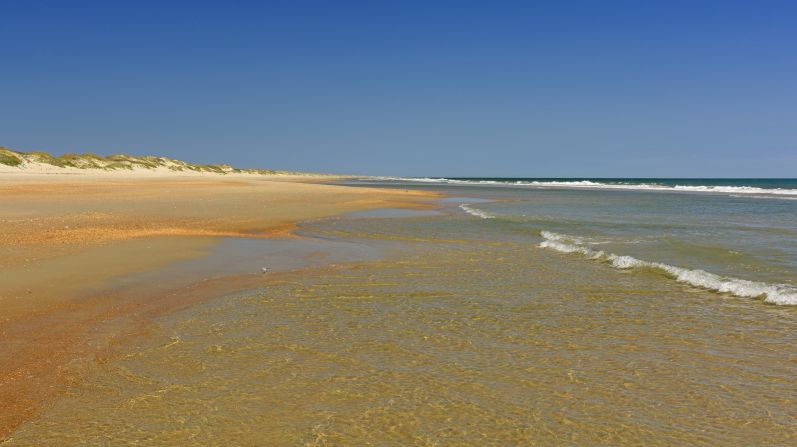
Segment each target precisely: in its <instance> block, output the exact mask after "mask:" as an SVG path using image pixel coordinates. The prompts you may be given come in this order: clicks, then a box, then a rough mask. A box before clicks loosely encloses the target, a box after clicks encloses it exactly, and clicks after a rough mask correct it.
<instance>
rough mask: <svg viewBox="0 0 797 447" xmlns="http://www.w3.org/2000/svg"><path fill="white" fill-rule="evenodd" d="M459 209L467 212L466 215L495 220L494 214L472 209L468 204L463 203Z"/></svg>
mask: <svg viewBox="0 0 797 447" xmlns="http://www.w3.org/2000/svg"><path fill="white" fill-rule="evenodd" d="M459 207H460V208H461V209H462V211H465V212H466V213H468V214H470V215H471V216H476V217H481V218H482V219H493V218H495V216H493V215H492V214H490V213H488V212H485V211H482V210H479V209H476V208H471V207H470V206H468V204H467V203H463V204H462V205H460V206H459Z"/></svg>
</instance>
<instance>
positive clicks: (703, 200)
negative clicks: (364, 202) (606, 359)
mask: <svg viewBox="0 0 797 447" xmlns="http://www.w3.org/2000/svg"><path fill="white" fill-rule="evenodd" d="M353 183H354V184H363V183H366V184H379V185H381V186H393V187H402V188H421V189H433V190H439V191H443V192H445V193H447V194H449V195H454V196H467V197H469V198H470V199H469V198H462V199H461V200H460V202H461V203H460V205H461V206H460V209H461V211H462V212H464V213H468V214H470V215H472V216H473V217H475V218H481V220H483V222H481V225H483V227H484V228H483V229H482V230H483V231H485V232H488V233H489V234H490V235H491V236H490V237H493V238H497V239H513V240H517V241H519V242H525V243H529V244H530V245H533V246H536V247H537V248H543V249H549V250H554V251H559V252H561V253H563V254H569V255H573V254H575V255H576V256H574V259H573V262H588V261H598V262H606V263H609V264H611V265H612V266H614V267H616V268H620V269H627V270H645V271H651V270H652V271H655V272H658V273H659V274H661V275H662V276H664V277H667V278H669V279H671V280H676V281H680V282H684V283H687V284H690V285H693V286H696V287H701V288H705V289H707V290H713V291H716V292H718V293H725V294H731V295H737V296H740V297H747V298H761V299H763V300H764V301H765V302H769V303H775V304H797V200H794V199H797V180H794V179H528V178H511V179H387V178H383V179H361V180H358V181H355V182H353ZM477 199H478V200H477ZM455 201H456V199H455Z"/></svg>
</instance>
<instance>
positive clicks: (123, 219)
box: [0, 174, 431, 439]
mask: <svg viewBox="0 0 797 447" xmlns="http://www.w3.org/2000/svg"><path fill="white" fill-rule="evenodd" d="M327 179H328V178H312V177H286V176H273V177H269V176H261V177H258V176H243V175H241V176H234V175H230V176H220V175H212V176H211V175H209V176H201V177H197V176H136V175H133V174H128V175H124V174H96V175H81V176H70V175H63V174H62V175H25V174H2V175H0V197H2V200H1V201H0V306H2V309H3V311H2V314H1V315H2V316H1V317H0V325H1V326H0V327H1V328H2V329H0V344H2V346H3V347H4V348H3V350H2V351H0V402H3V407H4V408H3V411H2V412H0V439H2V437H3V436H6V435H8V434H9V433H10V432H11V431H12V430H13V429H14V428H15V427H16V426H18V425H19V424H20V423H21V422H23V421H25V420H27V419H29V418H30V417H31V416H32V415H35V414H36V413H37V412H38V411H39V410H40V408H41V405H42V403H43V402H46V401H48V399H50V398H52V397H53V396H54V395H56V394H57V393H58V392H59V390H60V389H61V385H63V384H64V381H67V382H68V380H69V379H68V377H66V378H65V377H64V375H63V374H61V373H60V371H61V370H62V367H63V366H64V365H65V364H67V363H68V362H69V361H70V359H73V358H75V356H83V357H85V356H91V355H96V352H99V351H100V350H102V349H105V348H106V347H101V346H91V345H89V344H88V343H87V340H88V339H89V338H90V336H91V334H92V333H93V331H96V330H97V328H99V327H100V326H101V325H103V324H107V323H108V322H109V321H118V320H120V319H124V318H127V319H131V318H133V319H135V318H139V319H140V318H143V317H142V315H144V314H146V313H150V314H157V313H162V312H165V311H168V310H169V309H174V308H179V307H180V306H181V305H184V304H186V303H188V302H190V301H191V300H197V299H201V298H202V297H203V296H205V295H203V294H201V293H193V294H191V297H190V298H187V297H186V296H187V295H186V294H185V293H182V294H181V293H178V292H176V291H178V290H184V289H185V286H186V285H185V283H180V281H176V282H175V284H174V287H173V290H174V291H175V292H174V293H172V294H171V296H153V295H152V293H151V291H150V292H148V289H147V288H146V287H139V288H133V290H129V291H126V292H124V293H122V292H113V293H110V292H108V291H107V290H104V289H103V288H102V286H103V285H106V284H107V283H108V281H109V280H111V279H112V278H115V277H119V276H120V275H124V274H128V273H133V272H142V271H148V270H152V269H156V268H158V267H159V266H163V265H166V264H169V263H172V262H175V261H179V260H182V259H187V258H192V257H198V256H202V255H203V254H204V253H206V252H207V250H208V249H209V248H210V247H211V246H212V245H213V244H214V243H215V241H216V239H217V237H218V236H247V237H289V236H290V235H291V229H293V228H294V226H295V225H296V223H297V222H298V221H301V220H306V219H314V218H321V217H326V216H332V215H337V214H340V213H345V212H350V211H359V210H365V209H373V208H382V207H393V208H401V207H423V206H428V205H425V204H424V201H426V200H428V199H429V198H430V197H431V195H429V194H423V193H418V192H403V191H392V190H391V191H386V190H379V189H368V188H349V187H344V186H336V185H327V184H320V183H318V182H319V181H320V180H327ZM183 280H184V281H189V282H190V278H184V279H183ZM238 284H240V282H239V283H238ZM202 287H203V288H204V289H207V290H214V289H213V286H212V285H210V284H204V285H203V286H202ZM219 287H221V288H224V287H228V288H229V287H230V286H219ZM236 287H241V286H236ZM217 292H218V290H215V291H213V292H208V293H207V296H212V295H213V293H217ZM180 296H182V298H180Z"/></svg>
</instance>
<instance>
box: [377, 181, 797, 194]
mask: <svg viewBox="0 0 797 447" xmlns="http://www.w3.org/2000/svg"><path fill="white" fill-rule="evenodd" d="M375 178H376V179H377V180H392V181H396V180H398V181H409V182H420V183H445V184H451V185H517V186H529V187H538V188H581V189H618V190H628V191H676V192H702V193H723V194H742V195H745V196H748V195H755V194H757V195H758V197H759V198H786V196H791V197H797V189H783V188H758V187H755V186H721V185H673V186H668V185H661V184H656V183H603V182H594V181H591V180H576V181H556V180H552V181H530V182H527V181H516V182H512V183H509V182H504V181H496V180H460V179H448V178H429V177H411V178H404V177H375ZM762 194H766V195H764V196H762ZM773 196H774V197H773ZM778 196H780V197H778Z"/></svg>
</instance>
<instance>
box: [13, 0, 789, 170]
mask: <svg viewBox="0 0 797 447" xmlns="http://www.w3.org/2000/svg"><path fill="white" fill-rule="evenodd" d="M0 145H3V146H7V147H9V148H12V149H17V150H23V151H32V150H46V151H50V152H53V153H64V152H83V151H89V152H97V153H100V154H111V153H120V152H124V153H132V154H138V155H147V154H156V155H167V156H171V157H174V158H180V159H185V160H188V161H192V162H199V163H222V162H228V163H232V164H234V165H237V166H242V167H264V168H280V169H292V170H308V171H326V172H341V173H358V174H374V175H403V176H551V177H557V176H571V177H579V176H625V177H640V176H648V177H650V176H669V177H725V176H731V177H795V176H797V2H794V1H766V0H762V1H743V2H737V1H732V0H727V1H699V0H693V1H678V0H669V1H641V0H635V1H612V0H596V1H567V0H563V1H517V2H515V1H478V2H476V1H466V0H458V1H433V0H425V1H409V0H407V1H388V0H386V1H374V0H369V1H361V2H355V1H328V0H324V1H301V0H295V1H272V2H269V1H252V2H246V1H201V0H192V1H143V0H142V1H132V0H131V1H107V0H103V1H93V2H90V1H78V0H72V1H60V0H59V1H49V2H47V1H37V0H24V1H14V0H5V1H3V0H0Z"/></svg>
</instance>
